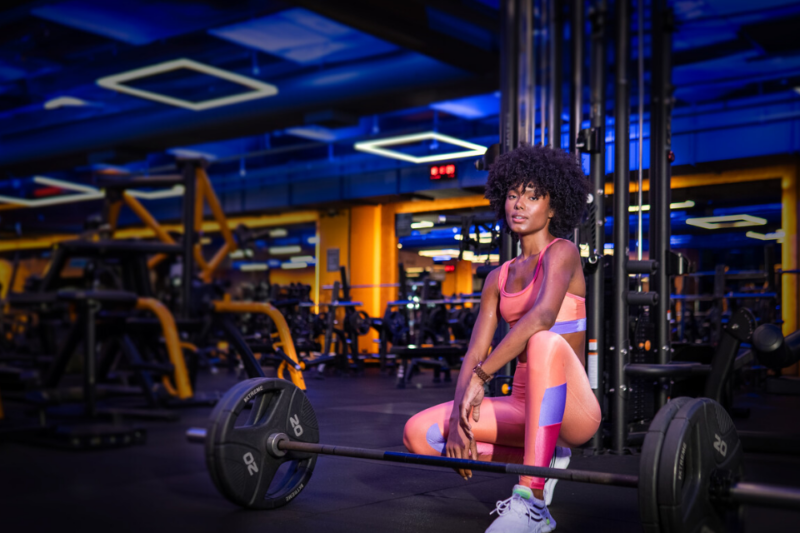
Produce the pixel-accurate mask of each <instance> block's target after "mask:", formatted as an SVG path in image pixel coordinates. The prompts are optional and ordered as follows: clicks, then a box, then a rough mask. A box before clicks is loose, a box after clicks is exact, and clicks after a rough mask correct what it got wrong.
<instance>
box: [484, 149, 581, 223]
mask: <svg viewBox="0 0 800 533" xmlns="http://www.w3.org/2000/svg"><path fill="white" fill-rule="evenodd" d="M520 185H522V186H528V185H530V186H532V187H533V188H534V189H535V194H536V195H537V196H543V195H545V194H546V195H547V196H549V197H550V207H551V208H552V209H553V210H554V215H553V218H552V219H551V220H550V233H551V234H552V235H553V236H554V237H562V238H563V237H568V236H569V235H570V233H571V232H572V230H573V229H574V228H575V227H576V226H577V225H578V224H580V222H581V219H582V218H583V215H584V213H585V211H586V200H587V197H588V195H589V192H590V190H591V187H590V184H589V180H588V179H587V178H586V176H585V175H584V174H583V169H581V166H580V164H579V163H578V160H577V159H576V158H575V156H573V155H571V154H569V153H567V152H565V151H563V150H554V149H553V148H550V147H544V146H530V145H527V144H523V145H522V146H520V147H518V148H516V149H514V150H512V151H511V152H508V153H505V154H503V155H501V156H500V157H498V158H497V159H496V160H495V162H494V164H492V166H491V167H490V168H489V179H488V180H487V182H486V198H487V199H488V200H489V204H490V205H491V207H492V209H493V210H494V212H495V213H496V214H497V218H498V220H501V221H502V222H503V226H504V227H507V226H506V224H505V218H506V217H505V202H506V195H507V194H508V191H510V190H511V189H515V188H517V187H519V186H520Z"/></svg>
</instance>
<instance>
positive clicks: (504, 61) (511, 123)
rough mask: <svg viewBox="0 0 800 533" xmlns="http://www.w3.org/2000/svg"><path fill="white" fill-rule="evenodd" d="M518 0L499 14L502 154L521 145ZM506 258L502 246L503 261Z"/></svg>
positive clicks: (506, 0)
mask: <svg viewBox="0 0 800 533" xmlns="http://www.w3.org/2000/svg"><path fill="white" fill-rule="evenodd" d="M516 18H517V0H504V1H503V4H502V6H501V13H500V107H501V110H500V153H501V154H505V153H508V152H510V151H511V150H513V149H514V148H516V147H517V145H518V144H519V127H518V123H519V109H518V102H519V96H518V94H517V91H518V88H519V84H518V80H519V78H518V72H517V69H518V66H519V63H518V61H517V58H518V53H517V46H518V39H517V32H516V28H517V20H516ZM509 259H511V257H510V256H509V257H506V258H504V257H503V247H502V246H501V247H500V262H501V263H502V262H503V261H507V260H509Z"/></svg>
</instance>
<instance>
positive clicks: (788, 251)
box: [781, 166, 800, 375]
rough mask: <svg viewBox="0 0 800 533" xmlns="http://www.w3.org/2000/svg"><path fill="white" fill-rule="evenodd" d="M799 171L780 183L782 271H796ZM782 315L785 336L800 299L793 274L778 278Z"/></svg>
mask: <svg viewBox="0 0 800 533" xmlns="http://www.w3.org/2000/svg"><path fill="white" fill-rule="evenodd" d="M798 172H800V168H798V167H797V166H795V168H793V169H792V171H787V172H786V174H785V175H784V176H783V179H782V180H781V190H782V198H781V202H782V204H783V205H782V211H781V217H782V219H781V226H782V228H783V231H784V237H783V245H782V246H781V268H782V269H783V270H795V269H797V268H798V263H800V261H798V250H797V238H798V234H800V228H798V221H797V210H798V209H800V201H799V200H800V194H798V189H799V188H800V179H798ZM781 278H782V279H781V304H782V305H781V311H782V313H783V334H784V335H788V334H789V333H792V332H794V331H796V330H797V329H798V326H800V324H798V312H800V309H798V305H799V302H800V297H799V296H800V295H799V294H798V283H797V275H796V274H786V275H784V276H781ZM786 373H787V374H797V375H800V368H798V365H796V364H795V365H793V366H791V367H790V368H789V369H787V371H786Z"/></svg>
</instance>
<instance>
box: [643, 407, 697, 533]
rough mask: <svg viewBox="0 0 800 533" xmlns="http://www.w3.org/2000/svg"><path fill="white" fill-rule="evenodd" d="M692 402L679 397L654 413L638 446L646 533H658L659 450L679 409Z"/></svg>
mask: <svg viewBox="0 0 800 533" xmlns="http://www.w3.org/2000/svg"><path fill="white" fill-rule="evenodd" d="M690 401H692V399H691V398H687V397H685V396H684V397H680V398H675V399H673V400H670V401H669V402H667V404H665V405H664V407H662V408H661V409H659V410H658V413H656V416H655V417H653V421H652V422H651V423H650V427H649V428H648V430H647V435H645V437H644V444H643V445H642V457H641V459H640V460H639V515H640V517H641V519H642V527H643V529H644V531H645V532H646V533H659V532H660V529H659V517H658V482H657V480H658V465H659V459H660V458H661V447H662V446H663V445H664V436H665V435H666V433H667V428H668V427H669V423H670V422H672V419H673V418H674V417H675V415H676V414H677V413H678V411H679V410H680V408H681V407H683V406H684V405H685V404H686V403H688V402H690Z"/></svg>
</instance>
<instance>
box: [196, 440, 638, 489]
mask: <svg viewBox="0 0 800 533" xmlns="http://www.w3.org/2000/svg"><path fill="white" fill-rule="evenodd" d="M202 438H203V440H205V435H203V437H202ZM194 439H195V440H197V441H200V437H194ZM273 440H274V441H275V446H276V447H277V449H278V450H280V451H296V452H302V453H316V454H322V455H338V456H341V457H352V458H355V459H372V460H375V461H389V462H393V463H407V464H415V465H429V466H440V467H443V468H464V469H467V470H476V471H482V472H497V473H501V474H502V473H505V474H517V475H522V476H535V477H547V478H556V479H563V480H567V481H577V482H580V483H595V484H598V485H614V486H618V487H631V488H635V487H638V486H639V478H638V477H637V476H630V475H626V474H611V473H607V472H592V471H588V470H572V469H563V470H562V469H554V468H546V467H541V466H529V465H520V464H516V463H493V462H488V461H472V460H468V459H456V458H453V457H437V456H435V455H417V454H413V453H403V452H388V451H383V450H370V449H366V448H351V447H349V446H332V445H330V444H312V443H308V442H296V441H290V440H289V438H288V437H287V436H286V435H280V434H278V435H273V436H271V437H270V438H269V439H268V444H267V446H268V447H269V446H270V443H271V441H273Z"/></svg>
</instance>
